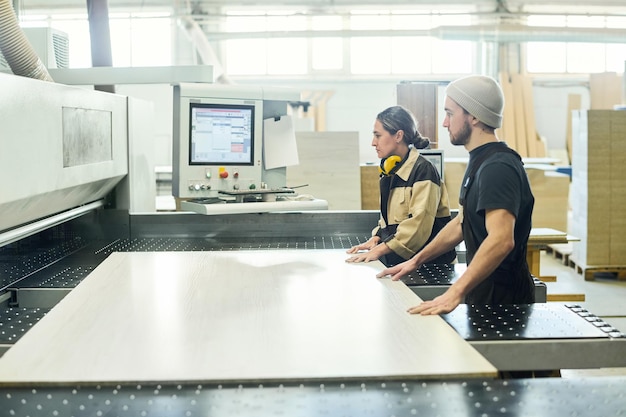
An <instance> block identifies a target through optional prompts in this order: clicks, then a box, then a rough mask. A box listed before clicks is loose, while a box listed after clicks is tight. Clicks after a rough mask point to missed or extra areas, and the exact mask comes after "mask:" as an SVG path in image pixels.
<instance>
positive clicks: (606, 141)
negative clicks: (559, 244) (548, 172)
mask: <svg viewBox="0 0 626 417" xmlns="http://www.w3.org/2000/svg"><path fill="white" fill-rule="evenodd" d="M572 131H573V155H572V197H573V198H572V222H571V223H570V230H571V233H572V234H573V235H575V236H577V237H579V238H580V242H576V243H574V244H573V252H572V256H571V260H572V261H573V262H574V263H575V264H577V265H578V266H579V267H580V268H581V269H582V270H583V271H586V270H594V269H597V270H602V271H604V272H606V271H607V268H609V269H610V268H614V269H615V271H614V272H615V273H616V274H618V273H619V272H620V271H621V270H622V269H623V268H624V267H626V239H625V238H624V236H626V217H624V214H623V209H624V205H625V204H626V176H625V175H624V174H623V169H624V165H626V140H624V137H625V136H626V111H621V110H580V111H575V112H574V113H573V126H572ZM584 275H585V279H589V278H591V279H593V277H592V275H590V274H587V273H585V274H584Z"/></svg>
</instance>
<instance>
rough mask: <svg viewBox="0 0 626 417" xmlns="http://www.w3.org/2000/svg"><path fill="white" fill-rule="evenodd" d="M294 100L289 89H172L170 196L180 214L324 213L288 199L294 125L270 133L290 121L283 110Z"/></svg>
mask: <svg viewBox="0 0 626 417" xmlns="http://www.w3.org/2000/svg"><path fill="white" fill-rule="evenodd" d="M298 99H299V93H297V92H294V91H289V90H276V89H267V88H260V87H258V88H255V87H248V86H244V87H241V86H232V85H214V84H204V83H185V84H179V85H175V86H174V106H173V107H174V129H173V132H174V134H173V142H174V145H173V146H174V152H173V164H172V174H173V178H172V192H173V195H174V197H176V198H179V199H184V201H183V202H182V203H181V208H183V209H185V210H189V211H195V212H198V213H203V214H219V213H221V214H226V213H233V212H267V211H276V210H315V209H317V210H325V209H327V208H328V203H327V202H326V201H323V200H317V199H293V198H290V197H292V196H293V195H294V194H295V192H294V190H293V189H290V188H287V184H286V182H287V178H286V177H287V171H286V167H287V165H290V164H293V161H296V162H297V160H298V155H297V148H296V146H295V133H294V131H293V125H289V126H291V129H289V126H288V127H287V128H286V131H285V129H279V130H278V131H275V130H276V129H274V130H273V129H272V128H273V124H274V123H278V122H280V121H281V118H289V117H290V116H288V115H287V105H288V103H289V102H293V101H297V100H298ZM273 144H274V146H272V145H273ZM289 151H291V152H289ZM271 152H274V155H272V156H273V159H278V160H277V161H271V160H270V155H271ZM283 153H284V154H283ZM276 154H280V155H279V157H278V158H276V156H277V155H276ZM285 197H287V198H285ZM220 203H230V204H229V205H228V207H226V206H223V205H220ZM233 203H234V205H233ZM250 203H252V204H250ZM254 203H262V204H254Z"/></svg>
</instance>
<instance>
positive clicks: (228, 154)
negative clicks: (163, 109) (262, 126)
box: [189, 103, 255, 166]
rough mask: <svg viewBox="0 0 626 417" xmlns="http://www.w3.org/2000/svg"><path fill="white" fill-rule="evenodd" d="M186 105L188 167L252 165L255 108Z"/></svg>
mask: <svg viewBox="0 0 626 417" xmlns="http://www.w3.org/2000/svg"><path fill="white" fill-rule="evenodd" d="M189 106H190V107H189V126H190V128H189V164H190V165H207V166H209V165H217V166H222V165H223V166H231V165H244V166H252V165H254V156H255V155H254V139H255V138H254V119H255V108H254V105H245V104H241V105H239V104H216V103H190V105H189Z"/></svg>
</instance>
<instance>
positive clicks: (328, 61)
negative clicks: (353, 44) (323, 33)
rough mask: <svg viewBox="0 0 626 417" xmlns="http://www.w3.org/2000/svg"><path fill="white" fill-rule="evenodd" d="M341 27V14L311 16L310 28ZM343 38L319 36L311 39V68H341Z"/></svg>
mask: <svg viewBox="0 0 626 417" xmlns="http://www.w3.org/2000/svg"><path fill="white" fill-rule="evenodd" d="M342 28H343V19H342V18H341V16H313V17H312V18H311V29H313V30H317V31H320V30H328V31H335V30H336V31H339V30H341V29H342ZM343 51H344V48H343V38H341V37H332V36H329V37H319V38H312V39H311V69H312V70H313V71H318V70H319V71H324V70H340V69H342V68H343Z"/></svg>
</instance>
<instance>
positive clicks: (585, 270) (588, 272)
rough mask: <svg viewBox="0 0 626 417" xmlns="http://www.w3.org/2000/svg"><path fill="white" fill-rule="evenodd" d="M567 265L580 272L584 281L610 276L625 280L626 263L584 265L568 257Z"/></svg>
mask: <svg viewBox="0 0 626 417" xmlns="http://www.w3.org/2000/svg"><path fill="white" fill-rule="evenodd" d="M568 265H569V266H570V267H572V268H574V269H575V270H576V272H577V273H578V274H581V275H582V276H583V277H584V278H585V281H594V280H595V279H596V278H612V279H618V280H626V265H585V264H582V263H579V262H577V261H576V259H574V258H572V257H570V258H569V261H568Z"/></svg>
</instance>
